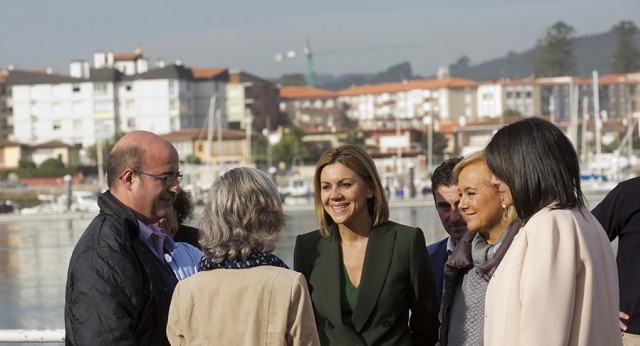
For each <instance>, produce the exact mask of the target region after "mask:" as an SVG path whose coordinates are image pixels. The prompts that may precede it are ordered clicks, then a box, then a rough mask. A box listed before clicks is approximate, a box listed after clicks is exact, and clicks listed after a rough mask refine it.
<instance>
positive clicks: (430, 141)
mask: <svg viewBox="0 0 640 346" xmlns="http://www.w3.org/2000/svg"><path fill="white" fill-rule="evenodd" d="M422 122H423V123H424V124H425V125H427V150H428V154H427V155H428V156H427V171H428V172H429V173H431V167H433V119H432V115H427V116H426V117H424V118H422Z"/></svg>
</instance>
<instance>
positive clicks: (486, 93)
mask: <svg viewBox="0 0 640 346" xmlns="http://www.w3.org/2000/svg"><path fill="white" fill-rule="evenodd" d="M477 100H478V110H477V117H478V118H493V119H495V118H501V117H502V116H503V115H504V114H505V113H510V112H513V113H517V114H520V115H523V116H534V115H538V114H541V112H540V109H541V108H540V107H541V102H540V87H539V86H538V84H537V83H536V81H535V80H534V79H523V80H511V79H502V80H498V81H494V82H481V83H479V84H478V91H477Z"/></svg>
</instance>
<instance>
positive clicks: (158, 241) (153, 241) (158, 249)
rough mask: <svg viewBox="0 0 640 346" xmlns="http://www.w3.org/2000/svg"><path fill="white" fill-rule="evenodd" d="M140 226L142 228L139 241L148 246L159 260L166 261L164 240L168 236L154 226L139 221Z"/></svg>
mask: <svg viewBox="0 0 640 346" xmlns="http://www.w3.org/2000/svg"><path fill="white" fill-rule="evenodd" d="M138 226H140V234H139V235H138V239H140V240H142V242H143V243H145V244H147V246H148V247H149V249H151V252H153V254H154V255H156V257H158V259H160V260H162V261H164V239H165V238H166V237H167V235H166V234H164V233H162V232H161V231H160V230H158V229H157V228H156V227H155V226H154V225H145V224H144V223H142V221H140V220H138Z"/></svg>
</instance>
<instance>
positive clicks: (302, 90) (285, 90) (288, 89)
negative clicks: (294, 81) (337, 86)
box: [280, 86, 338, 99]
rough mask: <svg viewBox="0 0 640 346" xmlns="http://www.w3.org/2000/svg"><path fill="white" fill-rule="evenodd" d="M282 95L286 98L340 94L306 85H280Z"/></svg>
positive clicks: (325, 97) (327, 96) (322, 97)
mask: <svg viewBox="0 0 640 346" xmlns="http://www.w3.org/2000/svg"><path fill="white" fill-rule="evenodd" d="M280 97H282V98H285V99H327V98H332V97H338V94H337V93H335V92H333V91H331V90H325V89H318V88H312V87H306V86H283V87H280Z"/></svg>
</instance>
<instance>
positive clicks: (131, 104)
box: [124, 100, 136, 110]
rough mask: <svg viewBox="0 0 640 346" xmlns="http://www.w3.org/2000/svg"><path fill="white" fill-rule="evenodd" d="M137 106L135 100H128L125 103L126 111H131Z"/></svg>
mask: <svg viewBox="0 0 640 346" xmlns="http://www.w3.org/2000/svg"><path fill="white" fill-rule="evenodd" d="M135 106H136V103H135V101H134V100H126V101H124V109H126V110H131V109H133V108H134V107H135Z"/></svg>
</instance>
